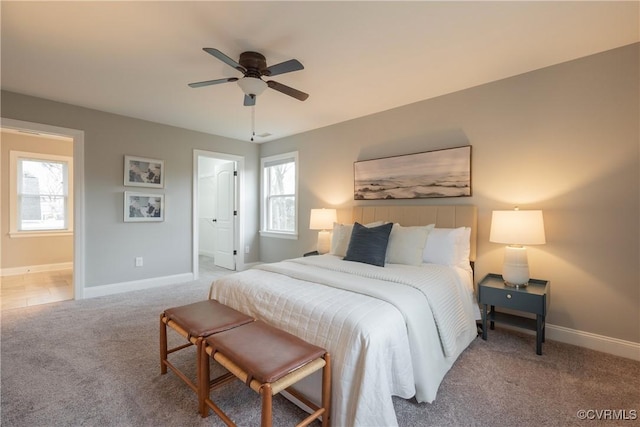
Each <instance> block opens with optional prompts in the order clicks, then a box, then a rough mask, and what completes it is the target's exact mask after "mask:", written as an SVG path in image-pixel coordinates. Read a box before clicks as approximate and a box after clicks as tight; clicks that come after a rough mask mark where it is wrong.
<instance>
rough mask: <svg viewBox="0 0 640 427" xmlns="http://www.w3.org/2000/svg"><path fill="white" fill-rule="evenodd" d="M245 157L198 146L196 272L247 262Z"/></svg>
mask: <svg viewBox="0 0 640 427" xmlns="http://www.w3.org/2000/svg"><path fill="white" fill-rule="evenodd" d="M243 165H244V159H243V158H242V157H239V156H233V155H228V154H222V153H215V152H209V151H203V150H194V186H193V187H194V192H193V193H194V197H193V274H194V278H195V279H198V278H199V276H200V275H204V274H214V273H215V272H216V271H235V270H237V269H241V268H242V265H243V264H244V257H243V254H241V253H239V252H240V251H238V247H239V246H240V245H239V242H241V241H242V240H241V234H242V233H241V220H240V216H241V212H242V209H241V207H240V205H241V200H242V198H241V191H242V185H241V184H240V183H241V173H240V172H239V171H242V170H243Z"/></svg>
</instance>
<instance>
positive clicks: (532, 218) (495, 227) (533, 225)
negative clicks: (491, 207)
mask: <svg viewBox="0 0 640 427" xmlns="http://www.w3.org/2000/svg"><path fill="white" fill-rule="evenodd" d="M489 241H491V242H494V243H505V244H507V245H543V244H545V243H546V240H545V236H544V221H543V219H542V211H536V210H530V211H520V210H512V211H493V214H492V216H491V233H490V234H489Z"/></svg>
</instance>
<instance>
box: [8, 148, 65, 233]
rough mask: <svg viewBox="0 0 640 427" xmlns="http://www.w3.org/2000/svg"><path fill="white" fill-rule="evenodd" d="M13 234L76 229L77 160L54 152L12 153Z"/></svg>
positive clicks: (11, 211)
mask: <svg viewBox="0 0 640 427" xmlns="http://www.w3.org/2000/svg"><path fill="white" fill-rule="evenodd" d="M10 174H11V175H10V184H9V185H10V186H11V192H10V201H9V205H10V215H9V222H10V235H11V237H23V236H39V235H42V234H45V233H46V234H49V233H67V232H72V231H73V208H72V207H73V200H72V194H73V192H72V182H73V160H72V159H71V158H70V157H65V156H56V155H52V154H41V153H25V152H21V151H11V152H10Z"/></svg>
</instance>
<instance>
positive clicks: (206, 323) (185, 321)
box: [164, 299, 255, 337]
mask: <svg viewBox="0 0 640 427" xmlns="http://www.w3.org/2000/svg"><path fill="white" fill-rule="evenodd" d="M164 314H165V316H166V317H167V319H169V320H173V321H174V322H176V323H177V324H178V325H180V327H181V328H183V329H184V330H185V331H187V333H188V334H189V337H207V336H209V335H211V334H215V333H218V332H221V331H226V330H228V329H231V328H235V327H237V326H240V325H244V324H245V323H250V322H253V321H254V320H255V319H254V318H253V317H251V316H247V315H246V314H243V313H240V312H239V311H237V310H234V309H233V308H231V307H227V306H226V305H224V304H220V303H219V302H218V301H216V300H213V299H211V300H205V301H200V302H196V303H193V304H188V305H183V306H180V307H173V308H169V309H167V310H165V311H164Z"/></svg>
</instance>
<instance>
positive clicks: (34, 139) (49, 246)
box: [0, 132, 73, 269]
mask: <svg viewBox="0 0 640 427" xmlns="http://www.w3.org/2000/svg"><path fill="white" fill-rule="evenodd" d="M1 138H2V139H1V140H0V159H1V161H2V164H1V166H0V185H1V186H0V197H1V198H0V205H1V207H0V209H1V211H0V217H1V218H2V222H1V227H0V230H1V233H2V237H1V239H0V243H1V244H2V251H1V253H2V260H1V264H0V268H1V269H11V268H17V267H30V266H37V265H48V264H60V263H68V262H72V261H73V236H47V237H23V238H11V237H9V209H10V208H11V207H10V206H9V152H10V151H26V152H30V153H45V154H57V155H61V156H69V157H73V143H72V142H71V141H64V140H60V139H51V138H43V137H40V136H37V135H25V134H16V133H8V132H2V135H1Z"/></svg>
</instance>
